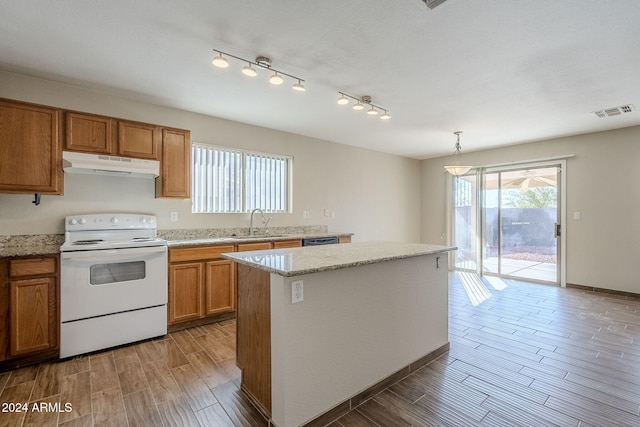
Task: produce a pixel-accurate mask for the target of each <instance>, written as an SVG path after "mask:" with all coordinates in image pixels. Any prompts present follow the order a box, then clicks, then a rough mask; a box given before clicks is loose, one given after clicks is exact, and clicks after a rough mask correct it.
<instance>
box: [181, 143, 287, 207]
mask: <svg viewBox="0 0 640 427" xmlns="http://www.w3.org/2000/svg"><path fill="white" fill-rule="evenodd" d="M191 158H192V169H191V170H192V184H193V185H192V189H193V196H192V211H193V212H212V213H223V212H227V213H228V212H250V211H251V210H253V209H256V208H260V209H262V210H264V211H265V212H288V211H289V209H290V206H289V200H290V175H291V164H292V160H293V158H292V157H290V156H281V155H273V154H263V153H255V152H249V151H243V150H236V149H232V148H226V147H217V146H210V145H203V144H193V146H192V157H191Z"/></svg>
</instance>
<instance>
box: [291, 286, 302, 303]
mask: <svg viewBox="0 0 640 427" xmlns="http://www.w3.org/2000/svg"><path fill="white" fill-rule="evenodd" d="M302 301H304V291H303V288H302V280H296V281H295V282H291V304H295V303H298V302H302Z"/></svg>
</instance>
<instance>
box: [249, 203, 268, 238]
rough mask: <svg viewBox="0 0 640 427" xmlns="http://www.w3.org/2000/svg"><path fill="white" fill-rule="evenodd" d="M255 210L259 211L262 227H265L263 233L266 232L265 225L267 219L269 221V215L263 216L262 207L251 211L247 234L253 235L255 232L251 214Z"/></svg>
mask: <svg viewBox="0 0 640 427" xmlns="http://www.w3.org/2000/svg"><path fill="white" fill-rule="evenodd" d="M256 212H260V215H262V227H263V228H264V229H265V233H266V229H267V225H269V221H271V217H269V218H265V217H264V211H263V210H262V209H254V210H252V211H251V222H250V223H249V236H253V235H254V233H255V230H254V227H253V214H254V213H256Z"/></svg>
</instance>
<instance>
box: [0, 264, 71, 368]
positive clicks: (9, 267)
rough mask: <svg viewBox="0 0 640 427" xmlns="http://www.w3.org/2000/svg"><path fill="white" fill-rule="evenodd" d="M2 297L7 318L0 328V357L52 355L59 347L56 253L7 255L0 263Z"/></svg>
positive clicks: (1, 306)
mask: <svg viewBox="0 0 640 427" xmlns="http://www.w3.org/2000/svg"><path fill="white" fill-rule="evenodd" d="M0 268H2V269H3V274H0V281H1V284H0V285H1V292H2V298H3V299H4V298H6V299H5V301H6V302H5V303H4V304H2V305H0V308H1V309H2V311H3V316H4V318H5V319H6V320H7V321H6V325H7V327H6V328H3V330H2V331H0V336H4V338H5V339H3V340H2V342H3V344H4V347H3V348H2V350H1V351H0V360H7V359H16V358H29V360H30V361H33V362H35V361H38V360H39V359H38V356H39V355H43V357H42V360H45V359H47V358H51V350H53V351H55V350H56V349H57V348H58V328H59V325H58V323H59V322H58V319H59V310H58V257H57V256H51V257H38V258H21V259H9V260H6V261H5V262H2V263H0Z"/></svg>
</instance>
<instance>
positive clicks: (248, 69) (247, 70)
mask: <svg viewBox="0 0 640 427" xmlns="http://www.w3.org/2000/svg"><path fill="white" fill-rule="evenodd" d="M242 74H244V75H245V76H249V77H255V76H257V75H258V72H257V71H256V69H255V68H253V67H252V66H251V64H247V65H245V66H244V67H242Z"/></svg>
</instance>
